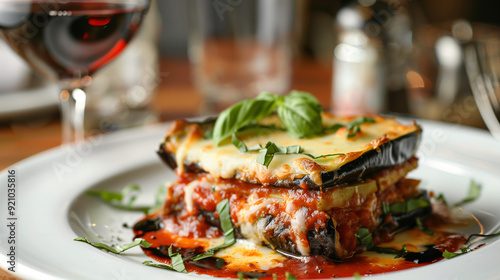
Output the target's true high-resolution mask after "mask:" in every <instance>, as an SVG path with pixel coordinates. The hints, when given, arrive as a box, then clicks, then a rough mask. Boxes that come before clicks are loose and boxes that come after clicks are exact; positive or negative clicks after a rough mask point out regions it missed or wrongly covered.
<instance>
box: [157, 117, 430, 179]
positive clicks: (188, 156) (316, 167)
mask: <svg viewBox="0 0 500 280" xmlns="http://www.w3.org/2000/svg"><path fill="white" fill-rule="evenodd" d="M374 119H375V123H364V124H361V125H360V128H361V131H360V132H358V134H357V135H356V136H355V137H352V138H347V137H346V133H347V128H346V127H343V128H340V129H338V130H337V131H336V132H335V133H326V134H324V135H322V136H319V137H314V138H304V139H297V138H294V137H291V136H290V135H289V134H287V133H286V132H285V131H280V130H265V131H261V132H259V133H252V134H246V135H242V136H241V137H240V140H242V141H244V143H245V144H246V145H247V146H248V147H250V146H254V145H259V144H260V145H261V146H265V145H266V143H267V142H268V141H272V142H273V143H275V144H276V145H279V146H283V147H286V146H294V145H299V146H300V147H301V148H302V149H303V151H304V153H303V154H286V155H284V154H276V155H275V156H274V158H273V160H272V162H271V164H270V165H269V167H268V168H266V167H265V166H264V165H262V164H259V163H257V157H258V153H257V152H248V153H242V152H240V151H239V150H238V148H236V147H235V146H234V145H232V144H231V143H229V141H228V143H226V144H224V145H222V146H219V147H216V146H215V144H214V142H213V141H212V139H205V138H204V137H203V135H204V133H203V132H202V131H200V130H201V128H200V127H199V126H198V124H189V123H187V122H183V121H178V122H174V124H173V125H172V127H171V129H169V131H168V132H167V139H168V141H167V142H166V143H165V144H166V146H167V147H168V150H169V152H172V153H173V154H174V155H175V160H176V163H177V166H178V167H179V168H180V171H181V172H182V170H183V167H184V166H187V165H192V164H196V165H197V166H199V167H201V168H202V169H203V170H204V171H206V172H208V173H210V174H211V175H212V177H214V178H237V179H239V180H244V181H249V182H256V183H261V184H264V185H267V184H272V183H273V182H276V181H278V180H287V181H292V180H294V179H296V178H302V177H304V176H306V175H309V176H310V178H311V179H312V180H313V182H314V183H316V184H317V185H321V183H322V182H321V176H320V174H321V172H325V171H332V170H336V169H338V168H340V167H341V166H342V165H344V164H346V163H348V162H351V161H353V160H355V159H356V158H358V157H360V156H361V155H362V154H363V153H365V152H368V151H371V150H374V149H377V148H379V147H380V146H381V145H382V144H384V143H387V142H389V141H391V140H394V139H397V138H399V137H401V136H404V135H407V134H409V133H412V132H415V131H419V130H420V128H419V127H418V126H417V125H415V124H410V125H402V124H400V123H398V122H397V121H396V120H395V119H393V118H385V117H381V116H377V117H375V118H374ZM353 120H354V118H338V117H334V116H332V115H330V114H326V113H324V114H323V126H324V127H329V126H332V125H334V124H344V125H345V124H348V123H349V122H351V121H353ZM259 122H260V123H262V124H266V125H269V124H274V125H276V126H283V124H282V123H281V121H280V120H279V118H278V117H277V116H274V115H273V116H269V117H267V118H264V119H262V120H261V121H259ZM305 153H307V154H311V155H313V156H315V157H317V156H321V155H329V154H342V155H338V156H328V157H323V158H320V159H313V158H311V157H309V156H307V155H305Z"/></svg>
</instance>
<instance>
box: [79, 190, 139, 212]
mask: <svg viewBox="0 0 500 280" xmlns="http://www.w3.org/2000/svg"><path fill="white" fill-rule="evenodd" d="M140 191H141V188H140V187H139V186H137V185H128V186H126V187H124V188H123V189H122V190H121V191H120V192H108V191H105V190H98V191H94V190H88V191H87V192H86V194H88V195H92V196H97V197H100V198H101V199H102V200H104V201H105V202H106V203H109V204H111V205H114V206H122V207H131V206H132V204H133V203H134V201H135V200H136V199H137V193H138V192H140ZM127 198H128V202H127V201H126V199H127Z"/></svg>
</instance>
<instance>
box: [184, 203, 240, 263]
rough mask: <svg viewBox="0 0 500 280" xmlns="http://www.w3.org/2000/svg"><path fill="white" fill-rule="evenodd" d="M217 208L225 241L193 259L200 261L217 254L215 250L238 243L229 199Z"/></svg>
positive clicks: (218, 204)
mask: <svg viewBox="0 0 500 280" xmlns="http://www.w3.org/2000/svg"><path fill="white" fill-rule="evenodd" d="M216 209H217V212H218V213H219V220H220V226H221V229H222V232H223V234H224V243H222V244H221V245H218V246H215V247H213V248H210V249H208V250H207V252H205V253H201V254H199V255H196V256H194V257H192V258H191V260H193V261H199V260H202V259H206V258H210V257H213V256H214V255H215V252H217V251H218V250H220V249H223V248H226V247H229V246H231V245H233V244H234V243H236V237H235V235H234V227H233V223H232V222H231V212H230V210H229V200H228V199H224V200H222V201H221V202H219V203H217V206H216Z"/></svg>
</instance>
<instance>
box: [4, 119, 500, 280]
mask: <svg viewBox="0 0 500 280" xmlns="http://www.w3.org/2000/svg"><path fill="white" fill-rule="evenodd" d="M421 123H422V124H423V127H424V137H423V141H422V143H421V146H420V150H419V152H418V155H419V156H420V158H421V160H420V167H419V168H418V170H416V171H414V172H412V173H411V177H413V178H422V179H423V184H422V186H423V188H426V189H429V190H434V191H435V192H437V193H441V192H442V193H444V194H445V196H446V198H447V199H448V201H450V202H456V201H459V200H460V199H462V198H463V197H465V196H466V193H467V190H468V186H469V182H470V179H471V178H474V179H476V181H478V182H479V183H481V184H482V186H483V191H482V194H481V197H480V198H479V200H477V201H475V202H473V203H471V204H469V205H467V206H466V207H465V208H466V209H467V210H469V211H470V212H472V213H473V214H474V215H475V216H476V217H477V219H478V220H479V221H480V222H481V224H482V226H483V227H484V230H485V232H486V233H489V232H493V231H498V230H500V203H499V198H500V143H498V142H496V141H494V140H493V139H492V137H490V136H489V134H488V133H486V132H483V131H480V130H475V129H470V128H463V127H459V126H453V125H450V124H446V125H445V124H440V123H431V122H421ZM165 128H166V126H165V125H162V126H154V127H146V128H139V129H133V130H127V131H122V132H117V133H115V134H109V135H107V136H106V137H104V138H101V139H94V141H93V142H88V143H86V144H85V145H84V146H83V147H80V148H78V149H76V148H74V147H73V148H71V147H59V148H56V149H53V150H50V151H47V152H44V153H41V154H39V155H36V156H34V157H31V158H29V159H27V160H24V161H22V162H20V163H18V164H15V165H14V166H12V167H11V168H9V170H15V171H16V184H17V188H16V191H17V192H16V195H17V196H16V197H17V203H16V213H15V217H16V218H17V220H16V221H15V222H16V232H15V239H16V252H15V254H16V275H17V276H20V277H22V278H23V279H93V280H94V279H107V280H110V279H123V280H132V279H168V278H169V277H171V278H172V279H213V278H212V277H208V276H201V275H194V274H190V275H185V274H180V273H174V272H169V271H166V270H162V269H157V268H152V267H146V266H144V265H142V264H141V263H142V261H144V260H148V258H147V257H146V256H145V255H144V254H143V253H142V251H141V250H140V249H139V248H134V249H132V250H130V251H127V252H125V253H123V254H122V255H113V254H110V253H105V252H103V251H100V250H97V249H95V248H93V247H91V246H89V245H87V244H83V243H81V242H75V241H73V239H74V238H75V237H77V236H86V237H89V238H92V239H94V240H100V241H103V242H110V243H116V242H119V243H121V244H124V243H129V242H130V241H131V239H132V237H133V235H132V231H131V229H130V228H127V227H124V224H126V225H128V226H131V225H133V224H134V222H135V221H137V220H138V219H139V218H140V217H141V216H142V215H141V214H137V213H131V212H123V211H117V210H114V209H112V208H110V207H108V206H106V205H104V204H103V203H100V202H99V200H97V199H93V198H90V197H88V196H87V195H85V194H84V192H85V191H86V190H88V189H106V190H119V189H121V188H122V187H124V186H125V185H128V184H131V183H136V184H139V185H140V186H141V187H142V189H143V193H142V194H141V198H140V199H139V201H138V202H137V203H138V204H146V205H147V204H151V203H152V201H153V199H154V193H155V192H156V190H157V188H158V186H159V185H160V184H162V183H164V182H165V181H168V180H173V179H174V178H175V177H174V174H173V172H172V171H170V170H169V169H168V168H167V167H165V166H164V165H163V163H161V161H160V159H159V158H158V156H157V155H156V154H155V151H156V148H157V145H158V143H159V141H160V140H161V138H162V135H163V133H164V131H165ZM7 180H8V179H7V170H4V171H2V172H1V173H0V185H1V186H2V192H3V193H2V195H0V219H1V224H2V226H0V238H1V239H0V244H1V247H0V267H2V268H3V269H7V268H8V266H9V264H8V263H7V261H8V259H7V258H8V257H7V254H8V253H9V247H8V244H7V241H8V237H9V236H10V235H11V234H10V231H9V230H8V228H7V226H6V224H8V222H9V221H8V220H7V218H8V217H7V214H8V213H7V198H6V197H7V195H6V189H7V186H6V184H7ZM474 230H477V229H474ZM487 243H488V244H487V245H486V246H483V247H482V248H480V249H478V250H476V251H474V252H472V253H469V254H466V255H464V256H460V257H457V258H454V259H451V260H443V261H440V262H438V263H436V264H432V265H428V266H424V267H421V268H416V269H412V270H406V271H401V272H393V273H387V274H385V275H376V276H373V277H370V279H406V280H409V279H419V280H421V279H426V278H430V279H500V266H499V265H498V260H497V258H498V252H500V240H496V239H493V240H488V241H487Z"/></svg>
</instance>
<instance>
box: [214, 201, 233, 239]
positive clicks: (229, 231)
mask: <svg viewBox="0 0 500 280" xmlns="http://www.w3.org/2000/svg"><path fill="white" fill-rule="evenodd" d="M216 209H217V213H219V220H220V227H221V229H222V232H223V233H224V244H222V245H219V246H217V247H215V248H218V247H219V248H226V247H228V246H231V245H233V244H234V243H235V242H236V238H235V236H234V227H233V223H232V222H231V212H230V209H229V200H228V199H224V200H222V201H221V202H219V203H217V206H216Z"/></svg>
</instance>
